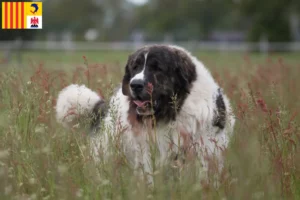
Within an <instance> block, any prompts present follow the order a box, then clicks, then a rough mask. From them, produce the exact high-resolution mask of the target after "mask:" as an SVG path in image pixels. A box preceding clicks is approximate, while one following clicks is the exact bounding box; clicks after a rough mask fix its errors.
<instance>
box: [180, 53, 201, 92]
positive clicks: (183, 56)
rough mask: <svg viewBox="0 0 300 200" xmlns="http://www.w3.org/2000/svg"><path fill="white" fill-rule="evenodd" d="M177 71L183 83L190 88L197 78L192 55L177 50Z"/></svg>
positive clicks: (186, 88)
mask: <svg viewBox="0 0 300 200" xmlns="http://www.w3.org/2000/svg"><path fill="white" fill-rule="evenodd" d="M175 57H176V59H175V60H176V71H177V76H178V77H179V81H180V82H181V85H182V86H184V89H185V90H189V88H190V85H191V83H192V82H193V81H195V80H196V66H195V64H194V63H193V61H192V59H191V58H190V56H189V55H188V54H187V53H186V52H184V51H181V50H177V49H176V50H175Z"/></svg>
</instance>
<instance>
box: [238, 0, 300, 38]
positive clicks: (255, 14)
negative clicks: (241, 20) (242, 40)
mask: <svg viewBox="0 0 300 200" xmlns="http://www.w3.org/2000/svg"><path fill="white" fill-rule="evenodd" d="M299 6H300V1H298V0H276V1H273V0H263V1H261V0H243V1H239V3H238V7H237V8H239V9H241V11H242V14H243V16H244V17H247V18H249V20H250V26H249V31H248V39H249V40H250V41H259V40H260V39H261V37H266V38H267V39H268V40H269V41H271V42H285V41H290V40H291V29H290V21H289V20H290V14H291V11H292V10H294V11H297V10H296V8H297V7H298V9H299Z"/></svg>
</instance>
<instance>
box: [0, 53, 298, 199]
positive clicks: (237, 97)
mask: <svg viewBox="0 0 300 200" xmlns="http://www.w3.org/2000/svg"><path fill="white" fill-rule="evenodd" d="M195 54H196V55H197V57H199V58H200V59H201V60H203V62H204V63H205V64H206V65H207V67H208V68H209V69H210V70H211V72H212V74H213V76H214V77H215V79H216V80H217V81H218V82H219V83H220V85H221V86H222V87H223V88H224V90H225V93H226V94H227V95H228V97H229V98H230V99H231V102H232V105H233V107H234V111H235V114H236V117H237V121H236V127H235V132H234V137H233V139H232V142H231V144H230V146H229V148H228V150H227V151H226V152H225V157H226V163H225V168H224V170H223V171H222V172H221V173H219V174H217V175H218V176H219V177H220V185H219V187H218V188H215V187H214V184H213V181H211V180H210V178H209V180H208V182H203V181H201V180H199V179H198V178H196V177H197V176H196V173H197V171H198V170H197V167H198V165H196V164H195V163H194V162H190V163H187V164H186V165H182V166H180V167H176V168H174V167H171V166H168V167H166V168H163V169H158V170H157V171H156V172H155V173H154V174H155V175H154V180H155V184H154V187H148V186H147V185H146V183H145V181H143V180H137V178H136V177H135V176H133V171H132V170H131V168H130V167H129V166H127V165H126V162H124V158H123V156H122V155H121V154H120V153H119V152H118V151H117V150H116V153H115V154H114V156H112V157H111V158H110V159H109V160H108V161H107V162H105V163H102V164H95V163H94V162H93V160H92V158H91V156H90V154H89V150H88V149H89V148H88V147H89V142H88V137H87V136H86V133H84V132H82V131H66V130H65V129H64V128H62V127H61V126H60V125H59V124H58V123H57V122H56V119H55V112H54V106H55V103H56V97H57V94H58V91H59V90H61V89H62V88H63V87H64V86H66V85H68V84H70V83H84V84H86V85H89V87H90V88H92V89H93V90H95V91H97V92H98V93H101V94H103V95H104V96H105V97H106V98H109V94H108V92H107V91H110V90H111V89H112V88H114V86H115V85H116V84H117V83H118V82H119V81H120V79H121V78H122V74H123V70H124V69H123V68H124V64H125V62H126V59H127V56H128V52H76V53H70V52H68V53H65V52H55V53H54V52H50V53H49V52H48V53H47V52H39V53H38V52H25V53H24V55H23V60H22V63H21V64H18V63H17V62H16V61H15V58H13V61H12V62H11V63H7V64H1V65H0V71H1V73H0V83H1V84H0V87H1V88H0V108H1V110H0V132H1V140H0V180H1V181H0V199H55V200H56V199H130V200H131V199H138V200H139V199H228V200H229V199H230V200H231V199H238V200H239V199H300V151H299V150H300V126H299V125H300V123H299V119H300V117H299V107H300V95H299V92H300V79H299V74H300V53H293V54H292V53H289V54H272V55H269V56H266V55H259V54H244V53H213V52H209V53H205V52H196V53H195ZM0 58H1V54H0ZM216 173H217V172H216V171H214V170H213V169H212V170H211V171H210V172H209V177H213V176H214V175H216ZM99 174H100V176H98V175H99ZM100 177H101V178H100Z"/></svg>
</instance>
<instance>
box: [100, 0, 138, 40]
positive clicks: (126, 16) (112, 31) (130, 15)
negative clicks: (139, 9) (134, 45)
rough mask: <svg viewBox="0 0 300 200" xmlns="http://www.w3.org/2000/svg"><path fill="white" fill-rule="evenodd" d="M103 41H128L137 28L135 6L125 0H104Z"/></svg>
mask: <svg viewBox="0 0 300 200" xmlns="http://www.w3.org/2000/svg"><path fill="white" fill-rule="evenodd" d="M102 5H103V7H104V8H105V10H104V24H103V27H102V30H103V37H102V39H103V40H107V41H112V40H128V38H129V35H130V33H131V32H132V31H133V29H134V26H135V18H134V8H135V7H134V6H133V5H132V4H130V3H129V2H128V1H124V0H102Z"/></svg>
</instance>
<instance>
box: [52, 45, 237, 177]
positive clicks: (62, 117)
mask: <svg viewBox="0 0 300 200" xmlns="http://www.w3.org/2000/svg"><path fill="white" fill-rule="evenodd" d="M135 83H136V84H135ZM107 107H108V108H107V109H106V108H105V103H104V101H103V100H102V98H100V97H99V96H98V95H97V94H96V93H95V92H93V91H91V90H90V89H88V88H86V87H85V86H79V85H70V86H68V87H66V88H65V89H63V90H62V91H61V92H60V94H59V96H58V100H57V106H56V111H57V119H58V121H59V122H60V123H62V124H63V125H64V126H66V127H72V126H74V125H75V124H76V120H77V119H78V117H81V118H82V117H83V118H91V116H96V118H94V119H93V120H92V121H91V122H90V123H91V128H92V130H93V131H94V132H95V131H96V132H97V133H95V134H93V136H91V140H92V144H93V153H94V155H95V157H96V158H99V154H98V153H97V152H99V148H102V150H103V151H104V152H106V153H107V154H108V153H109V147H110V139H111V138H115V137H117V136H120V137H118V138H121V141H122V146H123V148H124V149H123V150H124V152H125V155H126V157H127V159H128V160H129V161H130V163H132V165H133V166H134V167H136V168H137V167H138V166H140V165H142V166H143V167H144V169H145V170H146V172H149V173H150V172H151V171H152V169H151V164H150V157H149V156H150V155H149V154H150V153H149V152H150V146H151V144H155V146H156V147H157V148H158V150H159V158H160V159H159V163H160V164H163V163H164V162H165V161H166V160H167V159H166V158H168V157H169V155H173V154H172V152H173V153H174V152H176V153H175V155H176V154H177V153H178V150H179V149H184V152H187V151H189V150H191V149H192V150H193V151H194V152H195V153H196V154H197V155H198V156H199V157H200V159H201V161H202V164H203V165H204V167H206V168H207V167H208V166H207V160H206V159H205V157H206V156H212V155H217V157H218V158H220V161H222V159H221V155H220V153H221V152H222V150H223V149H225V148H226V147H227V145H228V142H229V139H230V136H231V133H232V131H233V126H234V123H235V119H234V116H233V114H232V109H231V107H230V103H229V101H228V99H227V97H226V96H225V95H224V94H223V92H222V89H221V88H220V87H219V86H218V84H217V83H216V82H215V81H214V79H213V78H212V76H211V74H210V72H209V71H208V70H207V69H206V68H205V67H204V65H203V64H202V63H201V62H200V61H199V60H198V59H197V58H195V57H194V56H192V55H191V54H190V53H189V52H188V51H186V50H185V49H183V48H181V47H177V46H168V45H153V46H146V47H144V48H141V49H139V50H137V51H136V52H134V53H133V54H132V55H130V56H129V59H128V62H127V65H126V67H125V75H124V77H123V81H122V87H121V88H119V89H117V91H116V92H115V94H114V95H113V96H112V98H111V100H110V102H109V104H108V105H107ZM100 121H102V122H103V123H99V122H100ZM101 124H102V125H101ZM99 159H101V158H99ZM174 159H176V156H175V157H174Z"/></svg>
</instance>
